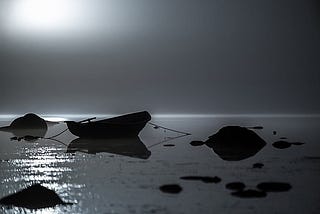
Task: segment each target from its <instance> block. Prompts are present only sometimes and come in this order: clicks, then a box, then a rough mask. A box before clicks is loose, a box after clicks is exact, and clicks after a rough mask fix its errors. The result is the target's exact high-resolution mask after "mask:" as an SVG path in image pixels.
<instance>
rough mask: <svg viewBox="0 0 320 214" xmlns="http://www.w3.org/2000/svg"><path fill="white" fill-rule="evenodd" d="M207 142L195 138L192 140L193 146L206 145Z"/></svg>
mask: <svg viewBox="0 0 320 214" xmlns="http://www.w3.org/2000/svg"><path fill="white" fill-rule="evenodd" d="M204 144H205V143H204V142H203V141H200V140H194V141H191V142H190V145H191V146H202V145H204Z"/></svg>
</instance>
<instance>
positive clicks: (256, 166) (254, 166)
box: [252, 163, 264, 169]
mask: <svg viewBox="0 0 320 214" xmlns="http://www.w3.org/2000/svg"><path fill="white" fill-rule="evenodd" d="M263 166H264V164H263V163H255V164H253V165H252V168H258V169H261V168H262V167H263Z"/></svg>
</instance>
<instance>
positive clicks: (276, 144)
mask: <svg viewBox="0 0 320 214" xmlns="http://www.w3.org/2000/svg"><path fill="white" fill-rule="evenodd" d="M272 146H273V147H275V148H277V149H286V148H289V147H290V146H291V143H289V142H287V141H283V140H279V141H276V142H274V143H273V144H272Z"/></svg>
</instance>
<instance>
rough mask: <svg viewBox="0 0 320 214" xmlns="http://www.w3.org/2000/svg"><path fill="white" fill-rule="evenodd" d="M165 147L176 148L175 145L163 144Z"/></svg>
mask: <svg viewBox="0 0 320 214" xmlns="http://www.w3.org/2000/svg"><path fill="white" fill-rule="evenodd" d="M163 146H164V147H173V146H175V145H174V144H163Z"/></svg>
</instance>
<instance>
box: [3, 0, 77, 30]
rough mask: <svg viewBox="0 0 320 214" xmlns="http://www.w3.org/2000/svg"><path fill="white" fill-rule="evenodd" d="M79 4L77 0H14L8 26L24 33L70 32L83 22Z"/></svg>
mask: <svg viewBox="0 0 320 214" xmlns="http://www.w3.org/2000/svg"><path fill="white" fill-rule="evenodd" d="M79 5H80V4H76V1H75V0H15V1H14V0H13V1H11V2H10V5H9V10H8V15H7V27H8V28H9V29H11V30H13V31H15V32H21V33H23V34H63V33H66V32H68V33H70V32H72V31H73V30H75V29H76V28H77V26H78V25H79V22H81V20H80V19H81V16H80V15H81V13H80V9H81V8H80V7H79Z"/></svg>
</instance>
